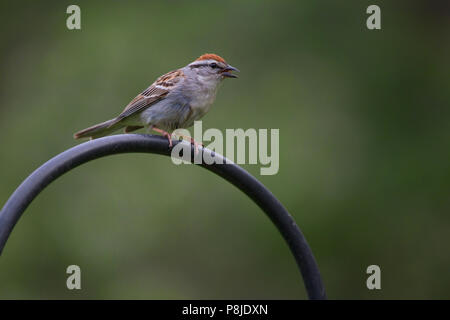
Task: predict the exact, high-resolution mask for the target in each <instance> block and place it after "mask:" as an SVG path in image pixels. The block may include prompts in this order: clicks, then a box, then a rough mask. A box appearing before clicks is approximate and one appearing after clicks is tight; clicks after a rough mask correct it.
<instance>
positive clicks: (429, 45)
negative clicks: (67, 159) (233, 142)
mask: <svg viewBox="0 0 450 320" xmlns="http://www.w3.org/2000/svg"><path fill="white" fill-rule="evenodd" d="M392 2H393V1H360V0H353V1H345V2H342V1H339V2H337V1H331V0H330V1H323V0H320V1H292V2H283V1H256V0H255V1H245V2H244V1H237V0H235V1H164V2H154V1H76V2H75V1H58V2H56V1H47V2H45V1H39V2H37V1H2V2H1V4H0V35H1V41H0V48H1V49H0V128H1V132H2V134H1V137H0V142H1V148H0V164H1V166H0V206H2V205H3V204H4V203H5V202H6V200H7V199H8V197H9V196H10V195H11V193H12V192H13V191H14V190H15V188H16V187H17V186H18V185H19V184H20V183H21V181H23V179H24V178H26V177H27V176H28V174H30V173H31V172H32V171H33V170H34V169H36V168H37V167H38V166H40V165H41V164H42V163H44V162H45V161H47V160H48V159H50V158H51V157H53V156H55V155H56V154H58V153H60V152H62V151H64V150H66V149H67V148H70V147H72V146H74V145H76V144H77V143H79V142H78V141H74V140H73V139H72V134H73V133H74V132H75V131H78V130H79V129H82V128H85V127H87V126H90V125H92V124H94V123H97V122H100V121H104V120H106V119H109V118H112V117H113V116H115V115H116V114H118V113H119V112H120V111H121V110H122V108H123V107H124V106H125V105H126V104H127V103H128V102H129V101H130V100H131V99H132V98H133V97H134V96H135V95H136V94H137V93H138V92H140V91H141V90H143V89H144V88H146V87H147V86H148V85H149V84H151V82H153V80H154V79H155V78H156V77H158V76H159V75H161V74H163V73H165V72H167V71H169V70H172V69H175V68H178V67H181V66H184V65H186V64H187V63H189V62H190V61H192V60H193V59H195V58H197V57H198V56H199V55H200V54H203V53H205V52H214V53H217V54H219V55H222V56H223V57H225V59H227V61H228V62H229V63H230V64H232V65H233V66H236V67H238V68H239V69H240V70H241V73H240V78H239V79H238V80H229V81H226V82H225V83H224V84H223V85H222V88H221V90H219V93H218V97H217V100H216V103H215V104H214V106H213V108H212V109H211V111H210V112H209V113H208V115H207V116H206V117H205V118H203V128H204V129H207V128H219V129H221V130H225V128H279V129H280V171H279V173H278V174H277V175H274V176H260V175H259V168H260V167H259V166H255V165H244V168H245V169H247V170H248V171H249V172H251V173H252V174H253V175H255V176H256V177H257V178H258V179H260V181H262V182H263V183H264V184H265V185H266V186H267V187H268V188H269V189H270V190H271V191H272V192H273V193H274V194H275V196H276V197H278V199H279V200H280V201H281V202H282V203H283V204H284V205H285V206H286V208H287V209H288V210H289V211H290V212H291V214H292V215H293V216H294V218H295V220H296V221H297V223H298V224H299V226H300V228H301V229H302V231H303V232H304V234H305V236H306V238H307V239H308V242H309V243H310V245H311V247H312V249H313V252H314V254H315V257H316V259H317V261H318V264H319V266H320V270H321V273H322V276H323V279H324V282H325V285H326V288H327V291H328V296H329V297H330V298H334V299H342V298H355V299H380V298H384V299H393V298H400V299H406V298H413V299H419V298H420V299H422V298H424V299H428V298H447V299H449V298H450V273H449V270H450V268H449V267H450V252H449V248H448V244H449V243H450V216H449V212H450V197H449V189H450V121H449V119H450V108H449V106H450V103H449V101H450V61H449V57H450V41H449V39H450V23H449V22H450V19H449V18H450V10H449V6H448V1H425V0H424V1H395V3H392ZM70 4H78V5H79V6H80V7H81V26H82V29H81V30H78V31H76V30H75V31H70V30H68V29H67V28H66V19H67V17H68V15H67V14H66V8H67V6H68V5H70ZM370 4H378V5H379V6H380V7H381V19H382V29H381V30H378V31H370V30H368V29H367V28H366V19H367V17H368V15H367V14H366V8H367V6H368V5H370ZM71 264H76V265H79V266H80V267H81V270H82V290H79V291H76V290H74V291H69V290H68V289H67V288H66V286H65V284H66V278H67V277H68V275H67V274H66V273H65V270H66V268H67V266H68V265H71ZM371 264H377V265H379V266H380V267H381V272H382V275H381V286H382V290H379V291H369V290H368V289H367V288H366V279H367V277H368V275H367V274H366V268H367V266H369V265H371ZM0 298H4V299H5V298H6V299H11V298H30V299H36V298H44V299H51V298H61V299H77V298H89V299H90V298H101V299H109V298H117V299H121V298H124V299H132V298H135V299H172V298H177V299H222V298H227V299H228V298H229V299H240V298H248V299H262V298H270V299H297V298H306V294H305V291H304V287H303V284H302V281H301V277H300V273H299V271H298V269H297V266H296V264H295V261H294V259H293V257H292V256H291V254H290V252H289V250H288V248H287V246H286V244H285V243H284V241H283V240H282V238H281V236H280V235H279V234H278V232H277V231H276V229H275V228H274V226H273V225H272V224H271V223H270V222H269V220H268V219H267V217H266V216H265V215H264V214H263V213H262V212H261V211H260V210H259V208H258V207H257V206H256V205H255V204H254V203H252V202H251V201H250V200H249V199H248V198H247V197H246V196H245V195H243V194H242V193H241V192H239V191H238V190H237V189H236V188H235V187H233V186H232V185H230V184H229V183H226V182H224V181H223V180H221V179H220V178H218V177H217V176H215V175H212V174H211V173H209V172H207V171H206V170H203V169H201V168H198V167H195V166H175V165H173V164H172V162H171V160H170V159H169V158H167V157H161V156H157V155H143V154H126V155H119V156H114V157H108V158H104V159H101V160H97V161H94V162H91V163H88V164H86V165H84V166H82V167H79V168H77V169H76V170H73V171H72V172H70V173H68V174H66V175H65V176H63V177H62V178H60V179H59V180H57V181H56V182H55V183H53V184H52V185H50V186H49V187H48V188H47V189H46V190H45V191H44V192H43V193H42V194H41V195H40V196H39V197H38V198H37V199H36V200H35V201H33V203H32V204H31V205H30V207H29V208H28V209H27V210H26V212H25V214H24V215H23V217H22V219H21V220H20V222H19V223H18V225H17V226H16V228H15V230H14V232H13V233H12V236H11V238H10V240H9V241H8V243H7V245H6V247H5V250H4V253H3V255H2V256H1V258H0Z"/></svg>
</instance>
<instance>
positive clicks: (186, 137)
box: [178, 134, 205, 154]
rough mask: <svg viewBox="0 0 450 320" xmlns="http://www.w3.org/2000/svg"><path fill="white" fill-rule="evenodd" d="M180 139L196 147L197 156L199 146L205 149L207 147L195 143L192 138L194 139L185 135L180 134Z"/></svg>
mask: <svg viewBox="0 0 450 320" xmlns="http://www.w3.org/2000/svg"><path fill="white" fill-rule="evenodd" d="M178 137H180V138H182V139H184V140H188V141H190V142H191V144H193V145H194V148H195V154H198V146H199V145H200V146H202V148H204V147H205V146H204V145H203V143H200V142H197V141H195V140H194V138H192V137H189V136H185V135H181V134H179V135H178Z"/></svg>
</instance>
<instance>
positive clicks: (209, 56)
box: [195, 53, 227, 63]
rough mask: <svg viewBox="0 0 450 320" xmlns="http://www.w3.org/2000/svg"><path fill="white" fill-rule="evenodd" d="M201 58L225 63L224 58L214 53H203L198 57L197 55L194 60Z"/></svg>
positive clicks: (200, 59)
mask: <svg viewBox="0 0 450 320" xmlns="http://www.w3.org/2000/svg"><path fill="white" fill-rule="evenodd" d="M202 60H216V61H218V62H222V63H227V62H226V61H225V59H224V58H222V57H220V56H218V55H217V54H214V53H205V54H203V55H201V56H200V57H198V58H197V59H196V60H195V61H202Z"/></svg>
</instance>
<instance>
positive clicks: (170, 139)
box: [152, 127, 173, 148]
mask: <svg viewBox="0 0 450 320" xmlns="http://www.w3.org/2000/svg"><path fill="white" fill-rule="evenodd" d="M152 130H153V131H156V132H158V133H160V134H162V136H163V137H166V138H167V140H168V141H169V148H172V145H173V144H172V135H171V134H170V133H168V132H166V131H164V130H161V129H159V128H156V127H152Z"/></svg>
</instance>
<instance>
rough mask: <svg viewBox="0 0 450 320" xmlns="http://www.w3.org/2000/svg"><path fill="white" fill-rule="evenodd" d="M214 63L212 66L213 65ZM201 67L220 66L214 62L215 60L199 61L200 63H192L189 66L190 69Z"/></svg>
mask: <svg viewBox="0 0 450 320" xmlns="http://www.w3.org/2000/svg"><path fill="white" fill-rule="evenodd" d="M213 65H214V66H213ZM201 67H211V68H214V69H215V68H219V67H220V66H219V65H218V64H217V63H215V62H212V63H201V64H193V65H191V66H190V68H191V69H195V68H201Z"/></svg>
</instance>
